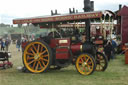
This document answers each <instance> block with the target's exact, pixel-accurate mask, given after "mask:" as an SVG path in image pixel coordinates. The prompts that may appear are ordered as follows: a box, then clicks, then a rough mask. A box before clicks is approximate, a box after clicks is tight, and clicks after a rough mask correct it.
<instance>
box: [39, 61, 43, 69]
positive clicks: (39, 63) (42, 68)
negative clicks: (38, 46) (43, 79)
mask: <svg viewBox="0 0 128 85" xmlns="http://www.w3.org/2000/svg"><path fill="white" fill-rule="evenodd" d="M39 66H40V67H41V69H43V66H42V65H41V62H40V61H39Z"/></svg>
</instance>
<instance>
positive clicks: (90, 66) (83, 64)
mask: <svg viewBox="0 0 128 85" xmlns="http://www.w3.org/2000/svg"><path fill="white" fill-rule="evenodd" d="M95 67H96V64H95V60H94V58H93V57H92V56H91V55H90V54H86V53H84V54H81V55H79V56H78V58H77V60H76V69H77V71H78V72H79V73H80V74H82V75H90V74H92V73H93V72H94V70H95Z"/></svg>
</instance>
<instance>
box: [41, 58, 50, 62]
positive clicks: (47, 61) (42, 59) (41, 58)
mask: <svg viewBox="0 0 128 85" xmlns="http://www.w3.org/2000/svg"><path fill="white" fill-rule="evenodd" d="M40 59H41V60H43V61H47V62H48V60H47V59H45V58H42V57H40Z"/></svg>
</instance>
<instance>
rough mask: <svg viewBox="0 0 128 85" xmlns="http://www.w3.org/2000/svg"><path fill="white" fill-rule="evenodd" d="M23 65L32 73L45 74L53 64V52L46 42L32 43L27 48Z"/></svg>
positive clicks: (36, 41)
mask: <svg viewBox="0 0 128 85" xmlns="http://www.w3.org/2000/svg"><path fill="white" fill-rule="evenodd" d="M23 63H24V65H25V67H26V68H27V69H28V70H29V71H30V72H33V73H40V72H45V71H47V69H48V68H49V67H50V65H51V63H52V51H51V49H50V47H49V46H48V45H47V44H46V43H45V42H44V41H40V40H35V41H32V42H30V43H28V44H27V45H26V47H25V50H24V54H23Z"/></svg>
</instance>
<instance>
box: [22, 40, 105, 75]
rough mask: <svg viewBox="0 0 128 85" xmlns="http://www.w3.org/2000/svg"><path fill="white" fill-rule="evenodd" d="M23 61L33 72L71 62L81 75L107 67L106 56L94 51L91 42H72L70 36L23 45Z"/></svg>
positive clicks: (62, 65) (66, 64)
mask: <svg viewBox="0 0 128 85" xmlns="http://www.w3.org/2000/svg"><path fill="white" fill-rule="evenodd" d="M23 63H24V66H25V68H27V70H28V71H30V72H33V73H40V72H46V71H47V70H48V69H49V68H50V66H54V67H56V68H59V69H60V68H63V67H66V66H68V65H69V64H71V63H73V64H75V66H76V69H77V71H78V72H79V73H80V74H82V75H89V74H91V73H93V72H94V70H98V71H104V70H105V69H106V68H107V59H106V57H105V56H104V55H103V54H102V53H99V52H96V49H95V48H94V45H93V44H92V43H90V42H89V43H88V42H85V43H81V42H79V43H72V42H71V39H70V38H51V39H49V40H45V39H44V38H42V39H40V40H35V41H32V42H29V43H27V44H26V45H25V48H24V53H23Z"/></svg>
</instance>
